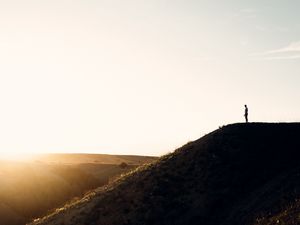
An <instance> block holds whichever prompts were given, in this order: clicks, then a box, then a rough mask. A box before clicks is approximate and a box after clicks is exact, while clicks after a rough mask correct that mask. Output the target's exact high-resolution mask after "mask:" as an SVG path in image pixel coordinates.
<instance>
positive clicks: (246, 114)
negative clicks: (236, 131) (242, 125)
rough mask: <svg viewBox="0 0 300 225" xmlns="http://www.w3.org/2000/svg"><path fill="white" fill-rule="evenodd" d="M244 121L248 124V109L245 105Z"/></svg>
mask: <svg viewBox="0 0 300 225" xmlns="http://www.w3.org/2000/svg"><path fill="white" fill-rule="evenodd" d="M244 116H245V119H246V123H248V107H247V105H245V115H244Z"/></svg>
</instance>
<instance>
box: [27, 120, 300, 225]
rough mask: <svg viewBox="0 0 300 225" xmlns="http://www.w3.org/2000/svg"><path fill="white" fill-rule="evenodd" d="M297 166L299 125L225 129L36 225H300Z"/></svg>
mask: <svg viewBox="0 0 300 225" xmlns="http://www.w3.org/2000/svg"><path fill="white" fill-rule="evenodd" d="M299 162H300V124H299V123H289V124H288V123H280V124H265V123H250V124H233V125H228V126H225V127H222V128H220V129H218V130H216V131H214V132H212V133H210V134H208V135H206V136H204V137H202V138H200V139H198V140H196V141H194V142H189V143H187V144H186V145H184V146H183V147H181V148H179V149H177V150H175V152H174V153H172V154H169V155H166V156H163V157H161V158H160V159H159V160H158V161H157V162H154V163H152V164H149V165H146V166H142V167H139V168H137V169H136V170H135V171H134V172H131V173H128V174H127V175H126V176H123V177H122V178H120V179H119V180H117V181H115V182H114V183H113V184H111V185H108V186H105V188H98V189H96V190H95V191H94V192H92V193H90V194H88V195H86V196H85V197H84V198H82V199H80V200H78V201H76V202H73V203H72V204H68V205H66V206H65V207H63V208H60V209H59V210H57V211H56V212H54V213H52V214H51V215H48V216H47V217H44V218H41V219H38V220H36V221H35V222H33V223H32V224H31V225H150V224H151V225H153V224H155V225H196V224H201V225H258V224H262V225H270V224H300V219H299V218H300V217H299V216H300V210H299V208H300V207H299V205H300V204H299V202H298V199H299V197H300V163H299ZM291 217H292V218H291Z"/></svg>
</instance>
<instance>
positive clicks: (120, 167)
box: [0, 154, 156, 225]
mask: <svg viewBox="0 0 300 225" xmlns="http://www.w3.org/2000/svg"><path fill="white" fill-rule="evenodd" d="M155 159H156V158H155V157H147V156H145V157H144V156H116V155H96V154H93V155H90V154H76V155H72V154H50V155H39V156H38V157H37V158H36V159H34V160H33V161H31V162H30V161H24V162H20V161H16V162H14V161H5V160H2V161H0V178H1V179H0V225H24V224H25V223H27V222H29V221H31V220H32V219H33V218H36V217H39V216H43V215H46V214H48V213H50V212H51V210H53V209H55V208H57V207H61V206H63V205H64V204H66V202H68V201H70V200H71V199H73V198H81V197H82V196H83V194H85V193H86V192H88V191H90V190H92V189H95V188H98V187H101V186H103V185H106V184H108V183H109V182H110V181H111V180H114V179H116V177H118V176H120V175H121V174H122V173H126V172H128V171H130V170H132V169H134V168H136V167H137V166H139V165H141V164H144V163H148V162H150V161H153V160H155Z"/></svg>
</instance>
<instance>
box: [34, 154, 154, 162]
mask: <svg viewBox="0 0 300 225" xmlns="http://www.w3.org/2000/svg"><path fill="white" fill-rule="evenodd" d="M33 159H34V160H35V161H36V162H43V163H60V164H83V163H97V164H114V165H117V164H120V163H122V162H124V163H126V164H129V165H141V164H144V163H150V162H152V161H153V160H156V159H157V157H152V156H138V155H108V154H79V153H72V154H63V153H60V154H59V153H57V154H40V155H35V156H34V157H33Z"/></svg>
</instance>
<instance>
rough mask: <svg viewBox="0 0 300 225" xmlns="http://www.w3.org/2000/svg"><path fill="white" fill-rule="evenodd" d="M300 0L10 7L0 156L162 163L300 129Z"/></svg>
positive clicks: (3, 13) (1, 35)
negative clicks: (219, 136) (235, 134)
mask: <svg viewBox="0 0 300 225" xmlns="http://www.w3.org/2000/svg"><path fill="white" fill-rule="evenodd" d="M299 9H300V1H294V0H286V1H282V0H273V1H266V0H264V1H262V0H252V1H250V0H249V1H238V0H229V1H221V0H220V1H204V0H203V1H202V0H197V1H196V0H185V1H179V0H172V1H171V0H151V1H150V0H149V1H145V0H128V1H122V0H99V1H94V0H85V1H84V0H74V1H71V0H59V1H58V0H51V1H50V0H47V1H38V0H28V1H23V0H10V1H0V99H1V101H0V102H1V110H0V136H1V141H0V151H1V155H2V156H13V155H22V154H25V153H51V152H66V153H75V152H81V153H109V154H136V155H162V154H165V153H168V152H171V151H173V150H174V149H175V148H177V147H180V146H181V145H182V144H185V143H186V142H188V141H191V140H194V139H197V138H199V137H201V136H202V135H204V134H206V133H208V132H210V131H212V130H214V129H217V128H218V127H219V126H222V125H224V124H228V123H236V122H244V118H243V113H244V111H243V110H244V104H247V105H248V107H249V121H250V122H254V121H255V122H292V121H299V120H300V104H299V99H300V89H299V84H300V76H299V74H300V73H299V72H300V66H299V65H300V64H299V63H300V24H299V21H300V14H299Z"/></svg>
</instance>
